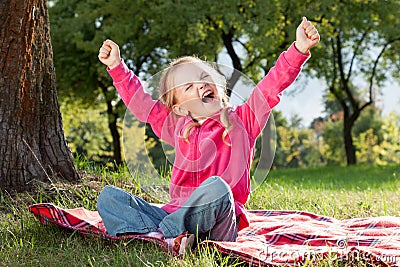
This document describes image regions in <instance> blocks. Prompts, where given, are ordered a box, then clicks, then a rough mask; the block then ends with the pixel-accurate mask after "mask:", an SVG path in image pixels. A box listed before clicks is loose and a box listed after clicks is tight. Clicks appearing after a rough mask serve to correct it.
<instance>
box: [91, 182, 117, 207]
mask: <svg viewBox="0 0 400 267" xmlns="http://www.w3.org/2000/svg"><path fill="white" fill-rule="evenodd" d="M120 191H121V189H119V188H118V187H115V186H112V185H106V186H105V187H104V188H103V190H102V191H101V192H100V194H99V196H98V198H97V210H100V209H102V207H104V206H108V205H110V204H111V203H112V202H114V199H115V198H116V196H118V195H119V194H120Z"/></svg>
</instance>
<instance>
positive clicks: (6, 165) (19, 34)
mask: <svg viewBox="0 0 400 267" xmlns="http://www.w3.org/2000/svg"><path fill="white" fill-rule="evenodd" d="M46 3H47V1H45V0H8V1H1V2H0V25H2V26H1V28H0V40H1V43H0V70H1V71H0V72H1V76H0V93H1V98H0V188H1V189H2V190H10V189H14V190H17V191H22V190H26V189H29V188H30V187H31V186H32V184H33V183H32V182H33V181H42V182H47V181H49V180H50V179H51V178H55V177H57V178H61V179H65V180H68V181H76V180H78V179H79V175H78V173H77V170H76V167H75V165H74V161H73V157H72V154H71V151H70V149H69V147H68V145H67V143H66V139H65V136H64V130H63V125H62V119H61V113H60V109H59V104H58V98H57V91H56V86H55V72H54V66H53V53H52V46H51V40H50V23H49V16H48V10H47V5H46Z"/></svg>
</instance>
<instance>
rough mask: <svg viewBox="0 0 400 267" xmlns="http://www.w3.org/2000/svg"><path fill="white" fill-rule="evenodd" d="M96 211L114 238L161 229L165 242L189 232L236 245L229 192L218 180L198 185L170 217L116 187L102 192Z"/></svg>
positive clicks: (215, 178)
mask: <svg viewBox="0 0 400 267" xmlns="http://www.w3.org/2000/svg"><path fill="white" fill-rule="evenodd" d="M97 210H98V211H99V214H100V216H101V218H102V219H103V222H104V225H105V227H106V229H107V232H108V233H109V234H110V235H113V236H117V235H121V234H126V233H148V232H156V231H157V230H158V228H160V229H161V230H162V232H163V233H164V235H165V237H166V238H172V237H176V236H178V235H180V234H181V233H183V232H185V231H188V232H190V233H192V234H196V235H197V236H198V238H199V240H205V239H210V240H218V241H235V240H236V237H237V232H238V227H237V223H236V216H235V204H234V199H233V196H232V191H231V189H230V187H229V185H228V184H227V183H226V182H225V181H224V180H222V179H221V178H220V177H217V176H212V177H210V178H208V179H207V180H205V181H204V182H203V183H202V184H200V186H199V187H198V188H196V189H195V190H194V191H193V193H192V194H191V195H190V196H189V198H188V199H187V200H186V202H185V203H184V205H183V206H182V207H180V208H179V209H178V210H177V211H175V212H173V213H170V214H168V213H167V212H165V211H164V210H163V209H161V208H159V207H157V206H154V205H151V204H149V203H147V202H146V201H144V200H143V199H141V198H140V197H137V196H134V195H132V194H130V193H128V192H126V191H124V190H122V189H120V188H118V187H115V186H106V187H105V188H104V189H103V191H102V192H101V193H100V195H99V198H98V201H97Z"/></svg>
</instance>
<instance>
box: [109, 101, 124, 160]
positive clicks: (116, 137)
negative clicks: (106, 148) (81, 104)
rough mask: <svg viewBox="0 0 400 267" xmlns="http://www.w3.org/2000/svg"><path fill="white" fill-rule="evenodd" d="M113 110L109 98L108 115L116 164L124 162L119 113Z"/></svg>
mask: <svg viewBox="0 0 400 267" xmlns="http://www.w3.org/2000/svg"><path fill="white" fill-rule="evenodd" d="M116 113H117V112H116V111H114V110H113V106H112V103H111V101H108V100H107V115H108V128H109V129H110V132H111V137H112V143H113V155H114V156H113V157H114V163H115V164H116V165H121V164H122V151H121V135H120V134H119V131H118V125H117V120H118V114H116Z"/></svg>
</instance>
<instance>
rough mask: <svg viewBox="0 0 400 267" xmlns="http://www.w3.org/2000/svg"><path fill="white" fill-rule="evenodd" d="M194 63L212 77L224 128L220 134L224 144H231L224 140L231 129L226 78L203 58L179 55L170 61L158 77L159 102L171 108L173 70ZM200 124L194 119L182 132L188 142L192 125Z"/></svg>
mask: <svg viewBox="0 0 400 267" xmlns="http://www.w3.org/2000/svg"><path fill="white" fill-rule="evenodd" d="M188 63H192V64H193V63H194V64H201V66H202V67H203V68H204V69H205V71H207V73H208V74H209V75H210V76H211V77H212V81H213V82H214V84H215V85H216V87H217V91H218V95H219V98H220V99H221V102H222V110H221V113H220V120H221V123H222V125H223V126H224V128H225V130H224V132H223V134H222V140H223V142H224V143H225V144H226V145H229V146H230V145H231V144H229V143H228V142H226V140H225V138H226V136H227V135H228V133H229V131H230V130H231V129H232V123H231V121H230V119H229V110H230V106H229V98H228V96H227V94H226V79H225V77H224V76H222V75H221V74H220V73H218V71H217V70H216V69H215V68H214V67H213V66H212V65H211V64H210V63H207V62H206V61H204V60H201V59H200V58H198V57H195V56H185V57H180V58H177V59H175V60H174V61H172V62H171V63H170V65H169V67H168V68H167V69H166V70H165V71H164V72H163V73H162V75H161V78H160V85H159V88H160V99H161V102H162V103H163V104H164V105H166V106H167V107H168V108H170V109H171V110H172V107H173V105H175V98H174V92H175V89H174V80H173V77H174V75H173V74H174V72H175V71H176V69H177V67H178V66H181V65H183V64H188ZM198 126H200V124H199V123H198V122H196V121H193V123H192V124H190V125H188V126H187V127H186V128H185V129H184V132H183V138H184V139H185V140H186V141H187V142H189V133H190V130H191V129H192V128H193V127H198Z"/></svg>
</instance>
